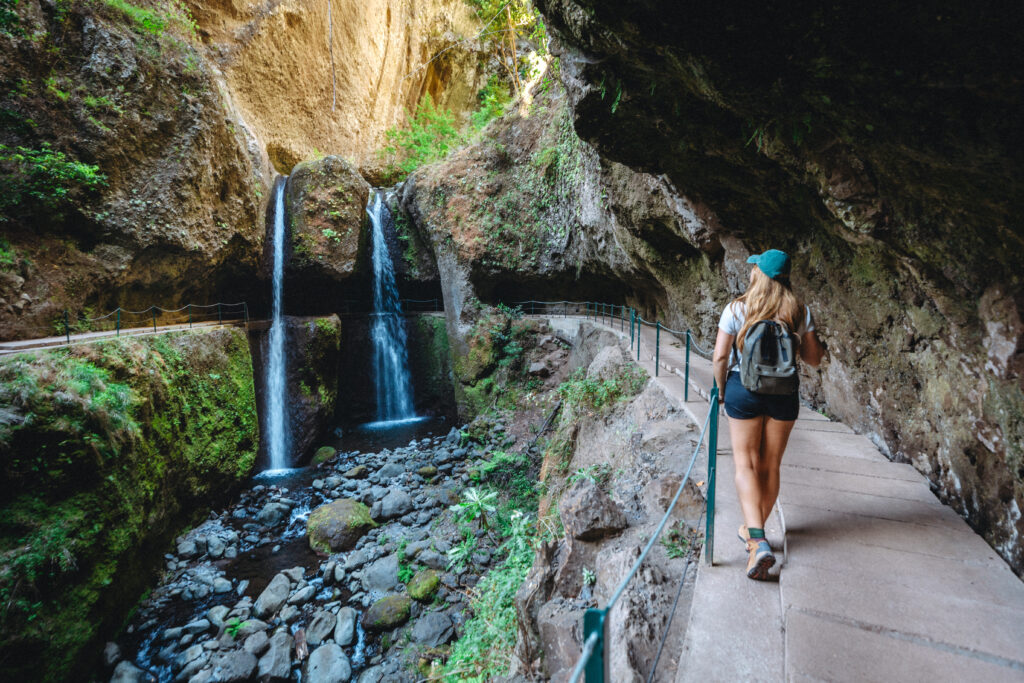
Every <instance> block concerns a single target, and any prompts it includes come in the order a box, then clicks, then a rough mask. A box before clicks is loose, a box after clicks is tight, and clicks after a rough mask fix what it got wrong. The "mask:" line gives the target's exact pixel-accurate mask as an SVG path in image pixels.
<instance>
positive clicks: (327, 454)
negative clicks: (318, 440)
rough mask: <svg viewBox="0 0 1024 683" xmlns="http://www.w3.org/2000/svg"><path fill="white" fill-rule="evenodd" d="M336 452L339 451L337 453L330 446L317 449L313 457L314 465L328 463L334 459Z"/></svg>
mask: <svg viewBox="0 0 1024 683" xmlns="http://www.w3.org/2000/svg"><path fill="white" fill-rule="evenodd" d="M336 452H337V451H335V450H334V449H333V448H331V447H330V446H321V447H320V448H318V449H316V453H315V454H314V455H313V464H314V465H319V464H320V463H324V462H327V461H328V460H330V459H331V458H333V457H334V454H335V453H336Z"/></svg>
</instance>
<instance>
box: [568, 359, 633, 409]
mask: <svg viewBox="0 0 1024 683" xmlns="http://www.w3.org/2000/svg"><path fill="white" fill-rule="evenodd" d="M646 383H647V373H646V372H645V371H644V370H643V369H642V368H640V367H639V366H637V365H633V364H632V363H629V364H627V365H623V366H622V367H621V368H619V370H618V372H616V374H615V376H614V377H610V378H608V379H595V378H591V377H587V375H586V372H585V371H584V370H583V368H579V369H577V370H576V371H575V372H574V373H572V374H571V375H570V376H569V379H567V380H566V381H564V382H562V384H561V385H560V386H559V387H558V393H559V394H561V395H562V400H563V401H565V402H566V403H568V404H574V405H576V406H585V407H589V408H593V409H595V410H599V409H601V408H604V407H605V406H607V405H610V404H612V403H614V402H616V401H618V400H620V399H623V398H629V397H630V396H635V395H636V394H638V393H639V392H640V390H641V389H643V386H644V384H646Z"/></svg>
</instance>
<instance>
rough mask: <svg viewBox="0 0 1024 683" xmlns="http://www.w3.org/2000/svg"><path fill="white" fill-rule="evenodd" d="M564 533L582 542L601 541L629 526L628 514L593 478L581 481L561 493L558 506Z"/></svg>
mask: <svg viewBox="0 0 1024 683" xmlns="http://www.w3.org/2000/svg"><path fill="white" fill-rule="evenodd" d="M558 513H559V515H561V518H562V525H563V526H564V527H565V533H566V534H567V535H569V536H571V537H572V538H575V539H578V540H581V541H598V540H600V539H602V538H604V537H606V536H611V535H613V534H615V533H616V532H618V531H621V530H622V529H624V528H625V527H626V523H627V522H626V515H624V514H623V513H622V509H621V508H620V507H619V505H618V504H617V503H616V502H615V501H613V500H612V499H611V498H610V497H609V496H608V494H607V493H605V492H604V491H602V490H601V489H600V488H599V487H598V485H597V484H596V483H595V482H594V481H593V480H592V479H580V480H579V481H577V482H576V483H574V484H573V485H572V486H570V487H569V489H568V490H567V491H566V492H565V493H564V494H562V500H561V502H560V503H559V505H558Z"/></svg>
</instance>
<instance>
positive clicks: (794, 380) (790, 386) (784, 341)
mask: <svg viewBox="0 0 1024 683" xmlns="http://www.w3.org/2000/svg"><path fill="white" fill-rule="evenodd" d="M796 347H797V343H796V335H794V334H793V333H792V332H790V331H789V328H788V327H787V326H786V325H785V324H783V323H779V322H776V321H774V320H761V321H759V322H756V323H754V324H753V325H751V326H750V328H749V329H748V330H747V334H746V335H745V336H744V337H743V352H742V353H741V354H740V381H741V382H742V383H743V386H744V387H745V388H746V389H747V390H748V391H752V392H754V393H755V394H771V395H779V394H794V393H796V392H797V391H798V390H799V389H800V377H799V376H798V375H797V372H796Z"/></svg>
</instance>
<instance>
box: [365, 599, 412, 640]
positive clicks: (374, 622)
mask: <svg viewBox="0 0 1024 683" xmlns="http://www.w3.org/2000/svg"><path fill="white" fill-rule="evenodd" d="M411 608H412V600H410V599H409V596H407V595H389V596H387V597H386V598H381V599H380V600H378V601H377V602H375V603H373V604H372V605H370V609H368V610H366V613H365V614H363V628H364V629H366V630H367V631H390V630H391V629H393V628H395V627H396V626H401V625H402V624H404V623H405V622H406V621H408V620H409V610H410V609H411Z"/></svg>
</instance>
